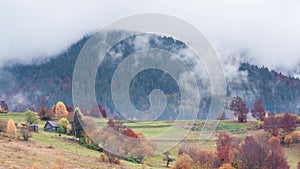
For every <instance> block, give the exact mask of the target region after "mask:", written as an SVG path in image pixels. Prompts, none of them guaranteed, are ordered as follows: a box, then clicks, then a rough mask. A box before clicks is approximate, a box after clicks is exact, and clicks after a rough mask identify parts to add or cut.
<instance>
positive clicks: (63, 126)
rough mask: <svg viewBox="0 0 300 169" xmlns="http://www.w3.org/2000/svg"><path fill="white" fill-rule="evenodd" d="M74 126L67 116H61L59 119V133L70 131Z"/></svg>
mask: <svg viewBox="0 0 300 169" xmlns="http://www.w3.org/2000/svg"><path fill="white" fill-rule="evenodd" d="M71 129H72V127H71V124H70V123H69V121H68V119H66V118H61V119H60V120H59V121H58V132H59V133H67V134H68V133H70V131H71Z"/></svg>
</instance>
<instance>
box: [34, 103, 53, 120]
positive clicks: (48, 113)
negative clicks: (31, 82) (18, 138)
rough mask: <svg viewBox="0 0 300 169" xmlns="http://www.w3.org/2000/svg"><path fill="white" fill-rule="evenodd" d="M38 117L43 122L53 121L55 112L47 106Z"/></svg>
mask: <svg viewBox="0 0 300 169" xmlns="http://www.w3.org/2000/svg"><path fill="white" fill-rule="evenodd" d="M38 115H39V117H40V119H41V120H52V119H53V118H54V112H53V111H52V110H50V109H47V108H46V107H45V106H41V107H40V109H39V112H38Z"/></svg>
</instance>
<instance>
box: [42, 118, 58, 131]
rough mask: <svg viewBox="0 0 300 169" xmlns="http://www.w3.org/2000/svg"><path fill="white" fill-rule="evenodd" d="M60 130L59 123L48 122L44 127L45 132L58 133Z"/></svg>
mask: <svg viewBox="0 0 300 169" xmlns="http://www.w3.org/2000/svg"><path fill="white" fill-rule="evenodd" d="M57 129H58V122H57V121H47V123H46V124H45V126H44V130H45V131H48V132H53V131H57Z"/></svg>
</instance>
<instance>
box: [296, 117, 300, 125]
mask: <svg viewBox="0 0 300 169" xmlns="http://www.w3.org/2000/svg"><path fill="white" fill-rule="evenodd" d="M296 124H298V125H300V116H298V117H297V118H296Z"/></svg>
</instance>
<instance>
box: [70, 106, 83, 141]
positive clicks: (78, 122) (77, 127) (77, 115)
mask: <svg viewBox="0 0 300 169" xmlns="http://www.w3.org/2000/svg"><path fill="white" fill-rule="evenodd" d="M73 118H74V119H73V124H72V126H73V128H72V129H73V130H72V133H73V134H74V136H75V137H76V138H80V137H82V136H83V125H84V122H83V119H82V118H83V114H82V113H81V111H80V109H79V108H78V107H76V108H75V110H74V117H73Z"/></svg>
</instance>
